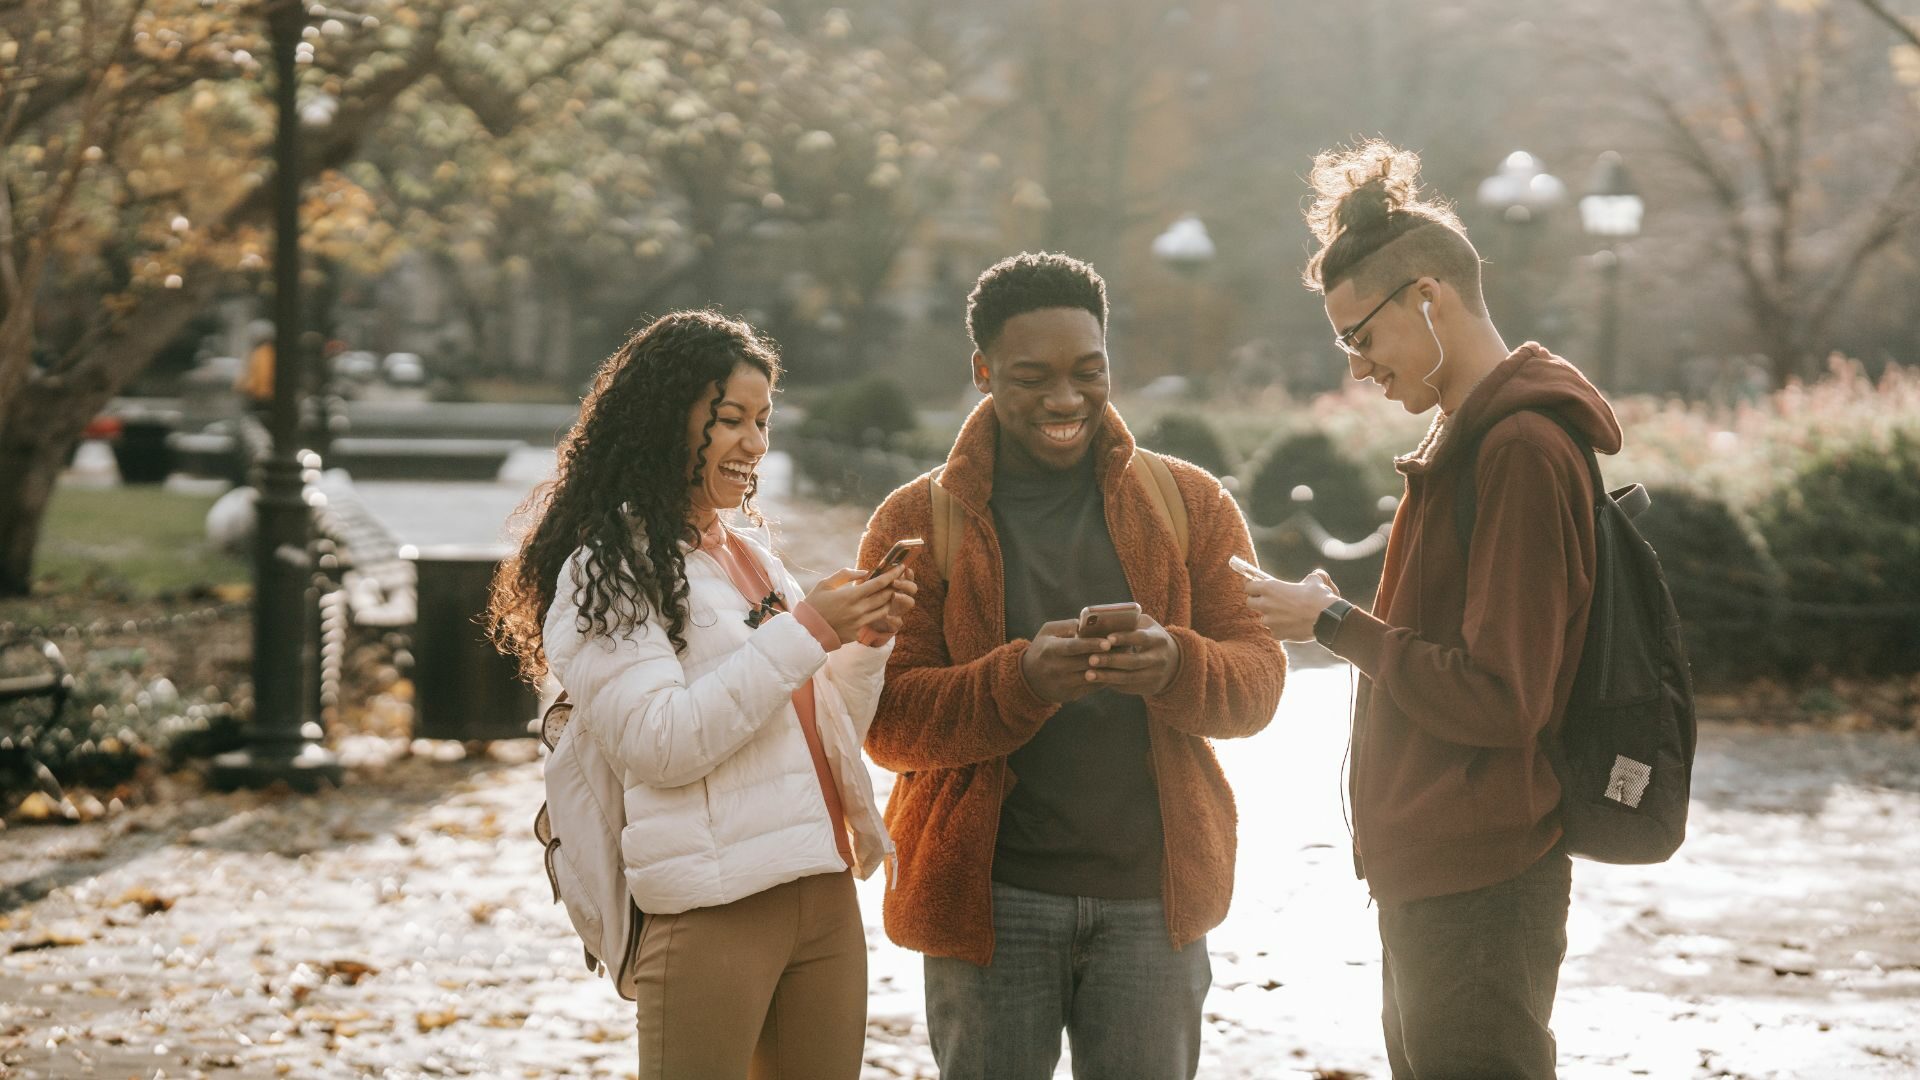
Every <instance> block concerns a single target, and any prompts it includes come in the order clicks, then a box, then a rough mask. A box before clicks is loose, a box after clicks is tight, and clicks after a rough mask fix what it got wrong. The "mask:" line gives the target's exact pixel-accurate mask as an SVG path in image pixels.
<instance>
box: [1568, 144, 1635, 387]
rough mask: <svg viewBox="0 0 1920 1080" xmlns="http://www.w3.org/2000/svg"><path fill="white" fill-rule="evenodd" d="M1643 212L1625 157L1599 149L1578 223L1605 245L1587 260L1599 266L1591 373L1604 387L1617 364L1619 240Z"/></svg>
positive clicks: (1632, 232)
mask: <svg viewBox="0 0 1920 1080" xmlns="http://www.w3.org/2000/svg"><path fill="white" fill-rule="evenodd" d="M1645 212H1646V204H1645V203H1644V202H1642V201H1641V199H1640V193H1639V192H1638V191H1637V190H1635V189H1634V186H1633V179H1632V177H1629V176H1628V175H1627V166H1626V162H1624V161H1622V160H1621V158H1620V155H1619V154H1618V153H1617V152H1615V151H1613V150H1609V151H1607V152H1606V153H1604V154H1601V155H1600V160H1598V161H1596V162H1594V165H1593V173H1592V174H1591V175H1590V176H1589V177H1588V178H1587V191H1586V194H1585V195H1582V196H1581V197H1580V227H1581V228H1583V229H1585V230H1586V232H1587V235H1588V236H1594V237H1599V238H1600V239H1601V241H1602V243H1603V244H1605V245H1606V246H1604V247H1602V248H1601V249H1600V250H1599V251H1597V252H1594V255H1593V264H1594V267H1595V268H1596V269H1598V270H1599V271H1600V335H1599V337H1600V340H1599V344H1598V347H1597V348H1596V349H1595V353H1596V355H1595V357H1594V376H1595V381H1597V382H1599V383H1600V384H1601V385H1602V386H1604V387H1606V388H1607V389H1613V388H1614V386H1613V383H1614V380H1615V378H1616V377H1617V375H1618V370H1617V369H1618V364H1619V352H1620V243H1621V242H1622V241H1625V240H1628V239H1631V238H1632V237H1635V236H1638V235H1640V218H1641V215H1642V214H1644V213H1645Z"/></svg>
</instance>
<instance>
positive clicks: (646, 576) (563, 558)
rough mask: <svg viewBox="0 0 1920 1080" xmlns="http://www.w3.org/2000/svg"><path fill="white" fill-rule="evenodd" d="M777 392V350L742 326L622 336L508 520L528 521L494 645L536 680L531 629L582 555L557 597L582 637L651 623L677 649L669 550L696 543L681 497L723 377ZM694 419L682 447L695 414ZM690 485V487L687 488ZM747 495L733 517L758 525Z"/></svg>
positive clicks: (684, 323) (491, 608) (730, 322)
mask: <svg viewBox="0 0 1920 1080" xmlns="http://www.w3.org/2000/svg"><path fill="white" fill-rule="evenodd" d="M742 367H744V368H748V369H750V370H753V371H757V372H759V373H760V374H762V375H764V376H766V379H767V382H768V383H769V384H770V385H772V386H774V387H778V386H779V382H780V353H779V350H778V349H777V348H776V347H775V345H774V343H773V342H772V341H771V340H770V339H768V338H767V337H766V336H764V335H762V334H761V333H760V332H759V331H758V330H755V329H754V328H753V327H752V326H749V325H748V324H746V323H744V322H742V321H740V320H738V319H731V318H728V317H726V316H724V315H721V314H719V313H717V312H713V311H676V312H674V313H672V314H670V315H663V316H661V317H660V318H658V319H656V320H654V321H653V322H652V323H651V324H649V325H648V326H647V327H646V328H645V329H643V330H640V331H639V332H637V333H635V334H634V335H633V336H632V337H629V338H628V339H627V341H626V344H624V345H622V346H620V348H619V349H617V350H615V352H614V354H613V355H612V356H610V357H608V358H607V361H606V362H605V363H604V364H601V365H600V371H599V373H598V374H596V375H595V376H594V378H593V388H592V389H590V390H588V391H587V396H586V400H585V401H583V402H582V403H581V405H580V417H579V419H578V420H576V421H575V422H574V425H573V430H571V431H569V432H568V433H567V436H566V438H564V439H562V440H561V441H560V447H559V451H558V453H557V455H556V464H557V468H556V471H555V475H554V477H553V479H551V480H549V481H547V482H546V483H544V484H542V485H540V486H539V487H537V488H535V489H534V491H533V494H532V495H529V496H528V497H527V500H526V502H525V503H523V504H522V505H521V507H520V510H519V514H518V515H517V516H525V517H528V518H531V519H532V520H533V526H532V528H530V529H529V530H528V531H527V534H526V536H525V538H524V539H522V540H521V542H520V548H519V550H518V551H516V552H514V554H513V555H511V556H510V557H508V558H507V559H506V561H504V562H502V563H501V564H500V568H499V570H498V571H497V572H496V573H495V574H494V578H493V589H492V592H491V594H490V597H489V601H488V606H487V614H486V627H487V632H488V634H489V635H490V636H491V637H492V639H493V642H494V644H495V645H496V646H497V647H498V648H499V649H500V650H501V651H502V652H504V653H506V654H507V655H508V656H511V657H513V658H514V660H515V662H516V663H517V664H518V665H519V668H520V674H521V675H522V676H523V677H524V678H526V679H527V680H528V681H529V682H538V681H539V679H540V677H541V676H543V675H545V674H546V672H547V657H546V652H545V649H544V642H543V637H542V635H543V626H544V623H545V620H546V617H547V609H548V608H549V607H551V606H552V604H553V601H554V597H555V595H556V594H557V592H558V589H559V584H560V572H561V570H562V569H563V568H564V567H565V566H566V565H567V563H568V561H569V560H570V559H572V558H573V556H574V553H575V552H576V551H580V550H581V549H585V557H584V558H582V559H581V561H580V566H579V569H578V571H577V572H576V573H575V575H574V578H573V581H574V584H573V591H572V594H571V597H570V599H571V600H572V601H573V604H574V606H575V607H576V608H577V609H578V615H577V616H576V620H577V621H576V624H575V625H576V626H577V627H578V628H579V629H580V631H581V632H582V633H584V634H596V635H613V634H618V633H621V632H623V631H625V630H628V629H631V628H632V627H634V626H637V625H639V624H640V623H642V622H645V621H646V620H647V619H648V618H649V617H650V616H651V615H652V614H653V613H656V612H657V613H658V614H659V615H660V617H661V619H662V621H663V622H665V623H666V627H667V640H668V641H670V642H672V643H673V648H674V651H676V652H679V651H682V650H684V649H685V648H686V647H687V642H686V638H685V636H684V635H685V631H686V626H687V618H688V609H687V592H688V588H687V568H686V562H687V557H686V552H685V551H682V550H681V545H682V544H687V545H689V546H692V545H694V544H697V543H698V541H699V539H700V533H699V530H698V529H696V528H694V525H693V520H692V512H693V498H692V488H693V486H694V485H697V484H699V483H700V480H701V478H702V476H704V475H705V473H706V470H707V469H708V468H710V467H714V463H712V462H710V461H708V460H707V450H708V448H709V447H710V446H712V445H713V428H714V425H715V424H717V423H718V422H719V417H720V403H721V401H723V400H725V398H726V388H727V380H728V379H730V378H732V377H733V373H734V372H735V371H737V370H739V369H740V368H742ZM697 405H698V406H703V407H704V412H705V413H706V420H705V422H704V424H703V426H702V427H701V441H700V444H699V445H698V446H692V447H690V446H688V445H687V420H688V417H689V415H690V414H692V413H693V411H694V408H695V406H697ZM689 477H691V479H689ZM758 490H759V481H758V480H757V479H756V480H755V481H754V482H753V483H751V484H749V485H748V489H747V495H746V498H745V499H744V500H742V503H741V507H740V509H741V510H743V511H744V512H745V513H746V515H747V517H748V519H749V520H751V521H754V522H755V523H756V524H757V523H759V521H760V517H759V514H758V512H757V511H756V510H755V509H754V505H753V497H754V495H755V493H756V492H757V491H758Z"/></svg>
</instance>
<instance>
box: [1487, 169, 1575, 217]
mask: <svg viewBox="0 0 1920 1080" xmlns="http://www.w3.org/2000/svg"><path fill="white" fill-rule="evenodd" d="M1479 196H1480V205H1482V206H1484V207H1486V208H1488V209H1489V210H1493V211H1495V212H1496V213H1498V214H1499V215H1500V217H1501V219H1502V220H1504V221H1506V222H1507V223H1508V224H1510V225H1525V224H1527V223H1529V222H1531V221H1532V220H1533V219H1534V218H1535V217H1537V216H1538V215H1540V214H1542V213H1544V212H1546V211H1548V210H1551V209H1553V208H1554V207H1556V206H1559V205H1560V204H1561V203H1563V202H1565V201H1566V200H1567V185H1566V184H1564V183H1562V182H1561V180H1560V178H1559V177H1557V176H1555V175H1553V174H1552V173H1550V172H1548V171H1547V170H1546V167H1545V166H1544V165H1542V164H1541V163H1540V159H1539V158H1537V157H1534V156H1533V155H1532V154H1529V153H1527V152H1526V151H1525V150H1515V151H1514V152H1513V153H1511V154H1508V155H1507V159H1506V160H1505V161H1503V162H1501V164H1500V171H1498V172H1496V173H1494V174H1493V175H1492V176H1489V177H1487V178H1486V179H1485V180H1482V181H1480V192H1479Z"/></svg>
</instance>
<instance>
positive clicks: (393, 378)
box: [381, 352, 427, 386]
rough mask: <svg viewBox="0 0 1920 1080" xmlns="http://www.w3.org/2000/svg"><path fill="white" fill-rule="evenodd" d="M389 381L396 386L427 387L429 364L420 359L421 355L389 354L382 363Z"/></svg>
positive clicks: (407, 353) (408, 353)
mask: <svg viewBox="0 0 1920 1080" xmlns="http://www.w3.org/2000/svg"><path fill="white" fill-rule="evenodd" d="M381 366H382V368H383V369H384V371H385V373H386V377H387V381H388V382H390V383H392V384H393V385H395V386H425V385H426V382H427V364H426V361H424V360H422V359H420V354H419V353H410V352H397V353H388V354H387V358H386V359H385V360H384V361H382V362H381Z"/></svg>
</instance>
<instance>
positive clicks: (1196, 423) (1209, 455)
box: [1139, 413, 1233, 476]
mask: <svg viewBox="0 0 1920 1080" xmlns="http://www.w3.org/2000/svg"><path fill="white" fill-rule="evenodd" d="M1139 443H1140V445H1141V446H1144V447H1146V448H1147V449H1149V450H1155V451H1158V452H1160V453H1162V454H1171V455H1173V456H1174V457H1177V458H1181V459H1182V460H1185V461H1191V462H1193V463H1194V464H1195V465H1198V466H1200V467H1201V468H1203V469H1205V470H1207V471H1208V472H1210V473H1212V474H1213V475H1215V476H1226V475H1227V474H1228V473H1231V472H1232V471H1233V467H1232V465H1230V464H1229V463H1228V461H1227V448H1226V445H1225V444H1224V443H1222V442H1221V441H1220V436H1219V435H1217V434H1215V433H1214V430H1213V425H1212V424H1209V423H1207V421H1206V420H1205V419H1204V418H1202V417H1199V416H1195V415H1193V414H1192V413H1168V414H1166V415H1165V416H1162V417H1161V418H1160V419H1159V420H1157V421H1155V422H1154V425H1153V426H1152V427H1151V428H1148V429H1147V432H1146V434H1144V435H1142V436H1140V438H1139Z"/></svg>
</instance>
